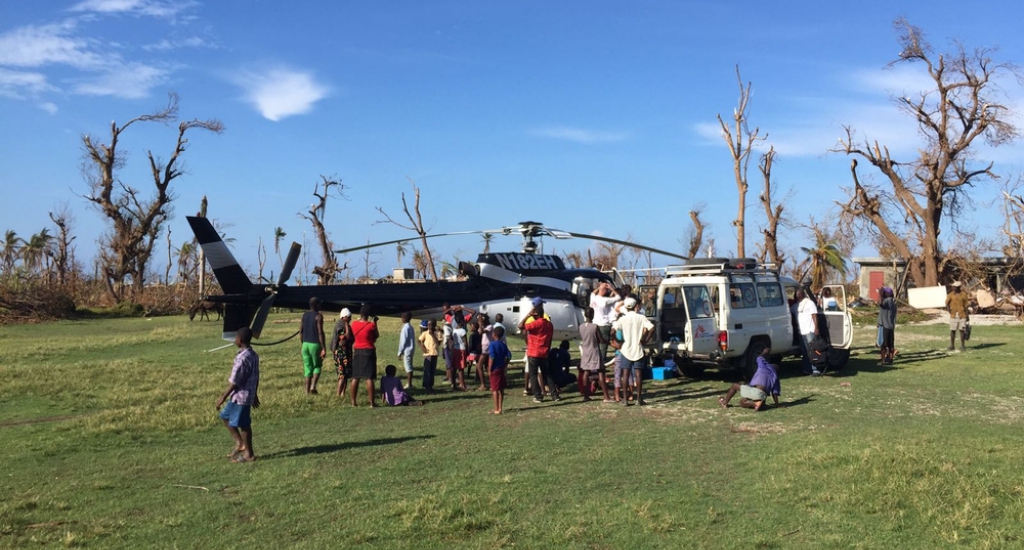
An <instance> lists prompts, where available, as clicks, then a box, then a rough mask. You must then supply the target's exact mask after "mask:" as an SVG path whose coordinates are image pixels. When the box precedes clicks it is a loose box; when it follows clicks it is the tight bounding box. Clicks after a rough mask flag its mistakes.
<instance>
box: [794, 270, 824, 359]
mask: <svg viewBox="0 0 1024 550" xmlns="http://www.w3.org/2000/svg"><path fill="white" fill-rule="evenodd" d="M796 323H797V327H798V328H799V329H800V348H801V350H802V351H803V353H804V373H805V374H811V375H813V376H818V375H820V374H821V372H820V371H818V369H817V367H815V366H814V365H812V364H811V355H810V347H811V342H813V341H814V339H815V338H817V337H818V306H817V305H815V303H814V300H811V299H810V298H808V297H807V294H806V293H805V292H804V291H803V290H802V289H798V290H797V291H796Z"/></svg>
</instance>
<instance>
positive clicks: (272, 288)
mask: <svg viewBox="0 0 1024 550" xmlns="http://www.w3.org/2000/svg"><path fill="white" fill-rule="evenodd" d="M301 252H302V245H300V244H299V243H292V247H291V249H289V250H288V257H287V258H285V261H284V266H283V267H282V268H281V276H280V277H278V278H277V284H274V285H267V297H266V298H264V299H263V303H261V304H260V309H259V311H257V312H256V317H255V318H254V319H253V321H252V335H253V337H254V338H259V337H260V334H261V333H262V332H263V325H265V324H266V322H267V316H268V315H270V308H272V307H274V300H275V299H276V298H277V293H278V292H279V291H280V290H281V287H283V286H285V283H287V282H288V279H289V278H290V277H291V276H292V271H293V270H295V264H297V263H298V261H299V254H300V253H301Z"/></svg>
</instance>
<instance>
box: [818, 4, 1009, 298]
mask: <svg viewBox="0 0 1024 550" xmlns="http://www.w3.org/2000/svg"><path fill="white" fill-rule="evenodd" d="M895 27H896V29H897V32H899V38H898V41H899V44H900V46H901V47H902V52H901V53H900V55H899V59H897V60H895V61H893V62H892V63H890V64H889V66H890V67H892V66H894V65H896V64H898V63H922V64H924V67H925V69H926V70H927V74H928V76H929V78H930V84H933V85H934V88H932V89H930V90H925V91H922V92H920V93H919V94H918V95H917V96H916V97H910V96H904V97H897V98H895V99H894V101H895V103H896V105H897V106H898V107H899V109H900V110H901V111H903V112H904V113H906V114H908V115H910V116H911V117H912V118H913V120H914V122H916V124H917V128H918V131H919V133H920V134H921V135H922V136H924V141H925V142H924V144H923V145H922V146H921V147H919V148H918V153H917V155H918V156H917V158H916V159H912V160H909V161H906V162H898V161H896V160H894V159H893V158H892V156H891V155H890V153H889V148H888V147H886V146H883V145H880V144H879V143H878V142H877V141H869V140H867V139H865V140H864V141H863V142H862V143H858V142H857V140H856V138H855V133H854V131H853V129H852V128H851V127H849V126H847V127H846V128H845V134H846V135H845V137H844V138H842V139H841V140H840V143H839V146H838V147H837V148H836V149H833V151H835V152H841V153H846V154H847V155H852V156H854V157H855V158H854V159H853V161H852V162H851V167H850V172H851V175H852V178H853V188H852V189H850V190H849V194H850V198H849V200H848V201H847V202H845V203H842V204H841V206H842V208H843V213H844V215H845V216H847V217H848V218H851V219H854V220H857V221H858V222H860V225H861V226H862V227H865V228H867V229H868V230H870V231H872V232H875V233H876V234H878V235H880V236H881V237H882V238H883V239H884V240H885V241H886V242H887V243H888V244H889V246H891V247H892V248H893V249H894V250H895V251H896V253H897V254H898V255H899V256H900V257H901V258H903V259H905V260H907V263H908V269H909V272H910V276H911V278H912V279H913V280H914V282H915V283H916V284H917V286H934V285H936V284H938V283H939V282H940V266H941V264H942V259H943V252H942V246H941V242H940V240H939V235H940V233H941V226H942V222H943V218H944V216H946V215H947V214H948V215H949V218H950V220H951V222H952V223H953V225H954V228H955V224H956V216H957V214H959V213H961V212H962V210H963V208H964V207H965V203H966V202H967V201H969V199H970V196H969V194H968V191H969V189H970V188H971V187H973V185H974V183H976V182H978V181H983V180H985V179H987V178H994V177H995V175H994V174H993V173H992V166H993V165H992V163H991V162H989V163H987V164H985V163H977V162H975V161H974V158H973V157H974V155H975V150H976V147H975V141H976V140H978V139H981V140H982V141H984V142H985V143H987V144H988V145H990V146H993V147H995V146H999V145H1004V144H1007V143H1010V142H1011V141H1013V140H1014V139H1015V138H1016V137H1017V135H1018V132H1017V128H1016V127H1014V126H1013V124H1012V120H1013V115H1014V113H1013V112H1012V111H1011V109H1009V108H1008V107H1007V106H1006V105H1004V104H1003V103H1001V102H1000V101H999V100H998V99H997V98H996V93H997V92H998V88H997V86H996V81H997V80H998V79H999V78H1001V77H1002V76H1003V75H1010V76H1016V77H1018V78H1019V72H1018V70H1017V68H1016V67H1015V66H1013V65H1011V64H1009V63H998V62H995V61H993V60H992V58H991V57H990V54H991V53H992V50H989V49H987V48H978V49H975V50H974V51H971V52H969V51H967V50H965V49H964V47H963V45H961V44H959V43H955V44H954V46H953V51H952V52H951V53H948V54H939V55H937V56H936V55H935V54H934V53H933V51H932V48H931V46H930V45H929V44H928V42H927V41H926V40H925V39H924V36H923V34H922V32H921V30H920V29H919V28H918V27H915V26H913V25H911V24H910V23H908V22H907V21H906V20H905V19H903V18H902V17H901V18H899V19H897V20H896V21H895ZM929 87H930V88H931V86H929ZM857 157H859V158H862V159H864V160H866V161H867V162H868V163H870V164H871V165H872V166H874V167H875V169H877V170H878V172H879V173H880V174H881V175H882V176H883V178H884V179H885V180H886V181H887V185H885V186H882V185H877V186H876V185H871V184H867V183H862V182H861V180H860V178H859V177H858V174H857Z"/></svg>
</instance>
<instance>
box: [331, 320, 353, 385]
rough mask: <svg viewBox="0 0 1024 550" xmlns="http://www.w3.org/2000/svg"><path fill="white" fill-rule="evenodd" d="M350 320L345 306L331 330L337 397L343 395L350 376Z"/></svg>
mask: <svg viewBox="0 0 1024 550" xmlns="http://www.w3.org/2000/svg"><path fill="white" fill-rule="evenodd" d="M351 321H352V312H351V311H349V309H348V308H347V307H346V308H342V310H341V313H339V314H338V320H337V321H336V322H335V323H334V330H333V331H332V332H331V354H332V355H334V365H335V367H336V368H337V370H338V390H337V394H338V396H339V397H341V396H343V395H345V389H346V387H347V384H346V382H347V381H348V379H349V378H350V377H351V376H352V330H351V327H350V325H349V323H350V322H351Z"/></svg>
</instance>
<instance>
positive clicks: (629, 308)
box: [612, 298, 654, 406]
mask: <svg viewBox="0 0 1024 550" xmlns="http://www.w3.org/2000/svg"><path fill="white" fill-rule="evenodd" d="M622 305H623V307H624V308H625V310H626V313H625V315H623V316H622V317H619V318H618V319H617V320H616V321H615V322H614V323H612V329H613V330H615V331H619V330H621V331H622V345H621V346H620V347H619V353H621V354H622V358H623V359H624V361H623V362H622V370H628V371H632V373H633V384H634V385H636V397H635V399H636V404H637V405H644V404H645V403H644V401H643V399H641V397H642V396H643V391H644V382H643V376H642V374H643V373H642V372H641V369H643V368H644V343H645V342H646V341H647V337H648V336H649V335H650V333H651V331H652V330H654V324H653V323H651V321H650V319H648V318H647V317H644V316H643V315H640V314H639V313H637V311H636V299H635V298H626V299H625V300H624V301H623V303H622ZM623 380H626V377H625V376H623ZM623 393H625V391H623ZM622 404H623V405H626V406H628V405H629V400H628V399H626V398H625V396H623V400H622Z"/></svg>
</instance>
